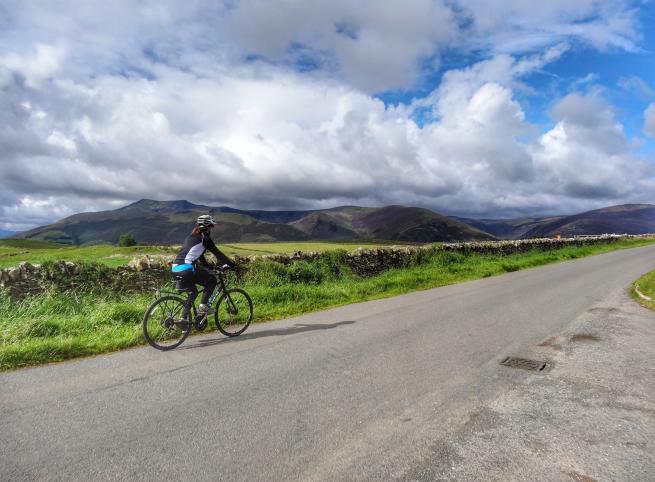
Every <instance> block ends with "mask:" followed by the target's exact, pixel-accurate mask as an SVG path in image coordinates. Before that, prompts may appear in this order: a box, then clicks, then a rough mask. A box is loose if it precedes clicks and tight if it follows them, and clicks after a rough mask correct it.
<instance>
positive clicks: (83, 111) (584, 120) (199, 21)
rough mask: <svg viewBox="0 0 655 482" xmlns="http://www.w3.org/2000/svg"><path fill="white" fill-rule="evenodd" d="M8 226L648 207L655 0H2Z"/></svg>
mask: <svg viewBox="0 0 655 482" xmlns="http://www.w3.org/2000/svg"><path fill="white" fill-rule="evenodd" d="M0 175H1V177H0V229H9V230H23V229H28V228H31V227H34V226H37V225H43V224H47V223H50V222H53V221H55V220H57V219H61V218H63V217H65V216H68V215H71V214H74V213H77V212H83V211H98V210H104V209H114V208H117V207H120V206H123V205H125V204H128V203H130V202H133V201H136V200H138V199H141V198H149V199H158V200H172V199H187V200H190V201H192V202H196V203H203V204H208V205H212V206H219V205H228V206H233V207H237V208H242V209H319V208H327V207H333V206H338V205H346V204H347V205H360V206H384V205H389V204H402V205H408V206H420V207H426V208H429V209H432V210H434V211H437V212H440V213H444V214H451V215H459V216H467V217H477V218H507V217H519V216H544V215H551V214H569V213H575V212H581V211H586V210H589V209H596V208H600V207H604V206H609V205H615V204H624V203H655V4H654V3H653V1H645V0H644V1H624V0H606V1H597V0H551V1H549V2H534V1H532V0H467V1H464V0H403V1H402V2H400V1H397V0H396V1H391V0H359V1H357V0H224V1H220V0H214V1H204V0H186V1H185V2H179V1H166V0H159V1H138V0H132V1H123V0H114V1H112V2H100V1H97V2H95V1H85V2H79V1H67V0H47V1H46V0H44V1H41V0H31V1H29V2H25V1H22V0H0Z"/></svg>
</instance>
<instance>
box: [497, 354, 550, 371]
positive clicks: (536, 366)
mask: <svg viewBox="0 0 655 482" xmlns="http://www.w3.org/2000/svg"><path fill="white" fill-rule="evenodd" d="M500 364H501V365H505V366H506V367H511V368H520V369H522V370H529V371H532V372H540V371H542V370H543V369H544V368H546V362H542V361H539V360H529V359H527V358H516V357H513V356H508V357H507V358H505V359H504V360H503V361H501V362H500Z"/></svg>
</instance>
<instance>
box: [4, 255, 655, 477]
mask: <svg viewBox="0 0 655 482" xmlns="http://www.w3.org/2000/svg"><path fill="white" fill-rule="evenodd" d="M653 268H655V245H654V246H648V247H643V248H635V249H630V250H623V251H616V252H613V253H609V254H605V255H600V256H595V257H591V258H585V259H581V260H575V261H570V262H567V263H561V264H556V265H550V266H545V267H542V268H537V269H531V270H526V271H520V272H515V273H509V274H506V275H504V276H499V277H495V278H487V279H483V280H478V281H473V282H469V283H464V284H461V285H455V286H449V287H443V288H438V289H433V290H429V291H423V292H416V293H411V294H408V295H404V296H399V297H395V298H391V299H387V300H379V301H373V302H367V303H360V304H355V305H350V306H346V307H341V308H337V309H332V310H328V311H323V312H319V313H313V314H310V315H306V316H302V317H297V318H293V319H288V320H282V321H279V322H273V323H267V324H262V325H259V326H255V327H252V328H251V330H250V331H249V332H248V333H246V334H245V335H243V336H241V337H240V338H238V339H234V340H231V339H226V338H223V337H219V336H218V335H217V334H209V335H206V336H202V337H194V338H191V339H189V340H187V342H185V344H184V345H183V346H182V347H181V348H180V349H178V350H175V351H173V352H170V353H159V352H156V351H155V350H152V349H150V348H138V349H133V350H128V351H124V352H121V353H117V354H112V355H107V356H99V357H95V358H89V359H84V360H79V361H72V362H67V363H61V364H55V365H50V366H45V367H40V368H34V369H27V370H20V371H15V372H9V373H4V374H0V480H34V479H42V480H47V479H52V480H155V479H156V480H161V479H172V480H248V481H254V480H357V479H361V480H389V479H390V478H406V477H408V478H412V477H415V478H421V477H422V476H425V474H434V473H435V472H434V471H431V469H430V466H431V465H434V464H442V465H443V461H444V460H447V459H448V454H439V452H438V450H437V451H436V452H435V450H436V449H435V447H439V446H440V445H439V444H440V443H442V442H444V441H445V440H447V439H448V437H451V436H454V434H456V433H459V434H460V435H461V433H462V431H466V430H468V428H467V427H468V425H467V423H469V422H470V420H471V417H472V414H474V413H479V409H480V406H481V405H484V404H485V403H487V402H488V401H489V400H494V399H496V398H497V397H499V396H501V395H502V394H504V393H507V392H508V390H511V389H512V388H513V387H516V385H517V384H520V383H523V382H525V381H526V380H527V379H528V378H529V377H535V375H533V374H530V373H529V372H524V371H520V370H512V369H508V368H505V367H501V366H499V364H498V363H499V361H500V360H501V359H503V358H504V357H505V356H507V355H519V356H520V355H526V356H533V355H534V353H535V351H534V350H535V346H536V345H538V344H539V343H542V342H544V340H546V341H548V340H549V338H550V337H552V336H555V335H557V334H559V333H561V332H562V331H563V330H566V328H567V327H569V326H570V325H571V324H572V323H574V322H575V320H577V319H579V317H580V316H581V315H584V314H585V313H589V312H590V311H589V310H590V308H591V307H593V306H596V305H598V304H599V303H606V304H607V303H608V300H611V299H612V298H611V297H612V296H614V297H615V296H616V294H617V290H618V291H619V292H620V291H621V290H624V288H625V287H627V286H628V284H629V283H630V282H631V281H632V280H634V279H635V278H637V277H638V276H639V275H641V274H643V273H644V272H646V271H649V270H651V269H653ZM553 373H555V371H553ZM481 455H482V454H481ZM440 457H441V458H442V459H443V460H440ZM465 462H468V461H465ZM470 462H471V463H475V460H471V461H470ZM435 477H436V476H435ZM440 477H441V476H440ZM429 478H430V477H428V479H429Z"/></svg>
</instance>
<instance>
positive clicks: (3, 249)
mask: <svg viewBox="0 0 655 482" xmlns="http://www.w3.org/2000/svg"><path fill="white" fill-rule="evenodd" d="M396 244H403V243H396ZM383 245H384V243H323V242H314V241H307V242H304V241H298V242H279V243H278V242H274V243H230V244H219V249H220V250H221V251H223V252H224V253H225V254H227V255H228V256H232V255H239V256H249V255H267V254H289V253H294V252H296V251H330V250H335V249H345V250H346V251H351V250H355V249H357V248H360V247H361V248H371V247H376V246H383ZM178 249H179V246H177V245H172V246H131V247H129V248H119V247H117V246H112V245H109V244H99V245H94V246H83V247H75V246H62V245H60V244H55V243H48V242H45V241H36V240H27V239H2V240H0V268H7V267H9V266H16V265H18V264H19V263H21V262H23V261H27V262H29V263H32V264H38V263H42V262H44V261H94V262H98V263H102V264H105V265H107V266H111V267H116V266H121V265H124V264H127V263H129V262H130V260H131V259H132V258H133V257H134V256H139V255H155V256H162V255H164V256H174V255H175V254H176V253H177V251H178Z"/></svg>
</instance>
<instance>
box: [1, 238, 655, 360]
mask: <svg viewBox="0 0 655 482" xmlns="http://www.w3.org/2000/svg"><path fill="white" fill-rule="evenodd" d="M654 241H655V240H644V239H639V240H625V241H618V242H616V243H612V244H598V245H588V246H582V247H575V246H568V247H563V248H559V249H554V250H551V251H540V250H534V251H529V252H526V253H522V254H514V255H497V254H494V255H492V254H475V253H459V252H445V251H440V250H427V251H425V252H424V253H422V254H420V256H417V257H416V258H415V259H414V260H413V262H412V265H410V266H409V267H406V268H402V269H391V270H388V271H386V272H383V273H381V274H379V275H377V276H372V277H369V278H362V277H360V276H357V275H356V274H354V273H353V272H352V271H351V270H350V268H349V267H348V265H347V264H346V253H345V251H332V252H331V253H330V255H329V256H326V257H323V258H320V259H318V260H316V261H314V262H307V261H295V262H293V263H292V264H290V265H288V266H285V265H283V264H280V263H277V262H274V261H271V260H266V259H261V260H258V261H257V262H254V263H252V264H251V266H250V267H249V269H248V271H247V272H246V273H245V274H244V275H243V277H242V279H240V280H235V279H232V280H230V284H231V285H240V286H242V287H243V288H245V289H246V290H247V291H248V292H249V293H250V294H251V296H252V298H253V301H254V304H255V321H265V320H272V319H277V318H282V317H287V316H291V315H297V314H300V313H305V312H308V311H314V310H318V309H322V308H327V307H331V306H338V305H343V304H347V303H352V302H357V301H365V300H371V299H376V298H382V297H388V296H393V295H397V294H401V293H406V292H409V291H414V290H420V289H427V288H433V287H437V286H443V285H447V284H452V283H458V282H461V281H466V280H472V279H476V278H482V277H488V276H495V275H499V274H502V273H506V272H511V271H517V270H521V269H526V268H531V267H534V266H541V265H544V264H548V263H553V262H557V261H563V260H568V259H574V258H580V257H584V256H589V255H593V254H598V253H603V252H607V251H611V250H615V249H620V248H629V247H636V246H641V245H645V244H648V243H652V242H654ZM153 299H154V298H153V295H152V294H139V295H134V294H132V295H130V294H119V295H115V294H113V295H112V294H109V293H103V292H102V291H100V292H99V293H75V292H71V293H68V294H62V293H57V292H54V291H53V292H52V293H49V294H46V295H43V296H37V297H33V298H29V299H26V300H23V301H20V302H11V301H10V300H9V299H8V298H7V297H6V296H4V297H0V370H6V369H11V368H16V367H20V366H26V365H34V364H40V363H46V362H52V361H59V360H64V359H68V358H74V357H79V356H85V355H93V354H98V353H105V352H110V351H114V350H119V349H122V348H126V347H129V346H134V345H138V344H142V343H143V337H142V334H141V319H142V316H143V313H144V311H145V309H146V308H147V306H148V305H149V304H150V303H151V302H152V301H153Z"/></svg>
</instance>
